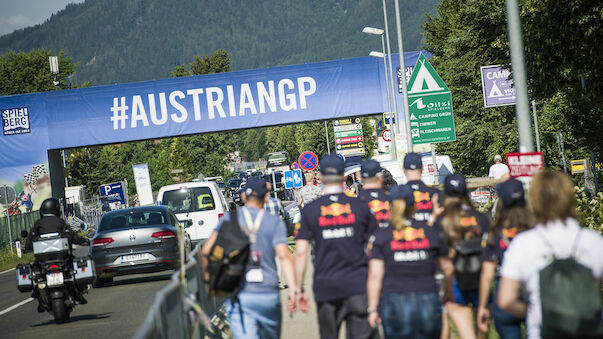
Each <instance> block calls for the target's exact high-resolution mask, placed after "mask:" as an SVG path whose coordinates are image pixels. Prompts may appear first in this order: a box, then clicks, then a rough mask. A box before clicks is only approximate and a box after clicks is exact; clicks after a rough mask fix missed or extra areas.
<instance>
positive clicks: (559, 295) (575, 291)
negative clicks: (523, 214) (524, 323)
mask: <svg viewBox="0 0 603 339" xmlns="http://www.w3.org/2000/svg"><path fill="white" fill-rule="evenodd" d="M581 233H582V231H579V232H578V235H577V236H576V240H575V242H574V245H573V247H572V251H571V256H570V257H569V258H566V259H558V258H557V257H556V256H555V253H554V251H553V247H552V246H551V245H550V244H549V243H548V242H547V241H546V239H545V238H544V237H542V238H543V240H544V242H545V243H546V244H547V245H548V247H549V248H550V249H551V252H552V254H553V261H552V262H551V263H550V264H549V265H548V266H546V267H545V268H543V269H542V270H541V271H540V300H541V304H542V328H541V333H540V334H541V336H542V337H543V338H603V320H602V319H601V296H600V294H599V293H600V292H599V288H600V285H599V280H598V279H597V278H595V276H594V275H593V273H592V271H591V270H590V268H588V267H586V266H584V265H582V264H580V263H578V262H577V261H576V260H575V259H574V256H575V254H576V248H577V243H578V240H579V238H580V234H581Z"/></svg>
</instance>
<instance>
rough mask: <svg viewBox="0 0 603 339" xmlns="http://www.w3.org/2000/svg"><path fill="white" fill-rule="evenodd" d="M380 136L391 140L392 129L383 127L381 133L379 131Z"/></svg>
mask: <svg viewBox="0 0 603 339" xmlns="http://www.w3.org/2000/svg"><path fill="white" fill-rule="evenodd" d="M381 138H383V140H385V141H388V142H389V141H392V131H391V130H389V129H384V130H383V133H381Z"/></svg>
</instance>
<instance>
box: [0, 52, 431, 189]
mask: <svg viewBox="0 0 603 339" xmlns="http://www.w3.org/2000/svg"><path fill="white" fill-rule="evenodd" d="M418 55H419V52H409V53H405V62H406V65H414V64H415V63H416V60H417V58H418ZM392 61H393V63H394V65H393V66H394V68H395V67H397V64H398V63H397V61H398V57H397V56H396V55H392ZM385 86H386V84H385V73H384V65H383V60H382V59H379V58H372V57H361V58H353V59H344V60H335V61H326V62H319V63H312V64H303V65H293V66H283V67H274V68H267V69H255V70H247V71H238V72H228V73H220V74H209V75H201V76H192V77H183V78H173V79H163V80H155V81H145V82H137V83H128V84H119V85H110V86H100V87H91V88H82V89H74V90H65V91H54V92H44V93H36V94H28V95H17V96H8V97H0V111H1V112H2V120H3V133H2V134H1V135H0V173H1V174H0V181H4V182H10V183H15V182H16V181H17V180H18V179H19V178H20V177H21V176H22V175H23V174H25V173H24V172H23V171H25V170H29V169H31V168H32V166H33V165H39V164H46V163H47V162H48V160H47V150H48V149H61V148H72V147H81V146H88V145H98V144H111V143H119V142H127V141H134V140H143V139H153V138H162V137H170V136H177V135H183V134H195V133H204V132H221V131H228V130H234V129H244V128H254V127H262V126H272V125H279V124H290V123H298V122H303V121H312V120H323V119H338V118H343V117H348V116H358V115H366V114H375V113H382V112H384V111H387V93H386V91H385V88H386V87H385ZM396 100H398V102H399V104H398V108H399V111H400V113H401V114H402V112H401V111H402V107H403V105H402V102H401V100H402V95H400V94H399V93H396Z"/></svg>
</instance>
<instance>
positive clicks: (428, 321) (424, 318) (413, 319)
mask: <svg viewBox="0 0 603 339" xmlns="http://www.w3.org/2000/svg"><path fill="white" fill-rule="evenodd" d="M379 315H380V316H381V321H382V324H383V332H384V334H385V337H386V338H412V339H414V338H440V332H441V330H442V302H441V301H440V296H439V295H438V293H436V292H433V293H391V294H388V295H385V296H383V297H381V300H380V301H379Z"/></svg>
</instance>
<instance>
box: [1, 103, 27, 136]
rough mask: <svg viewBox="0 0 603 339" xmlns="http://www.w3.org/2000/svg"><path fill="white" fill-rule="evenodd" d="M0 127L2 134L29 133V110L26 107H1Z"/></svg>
mask: <svg viewBox="0 0 603 339" xmlns="http://www.w3.org/2000/svg"><path fill="white" fill-rule="evenodd" d="M2 129H3V130H4V135H13V134H24V133H30V132H31V129H30V128H29V110H28V109H27V107H20V108H8V109H3V110H2Z"/></svg>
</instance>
